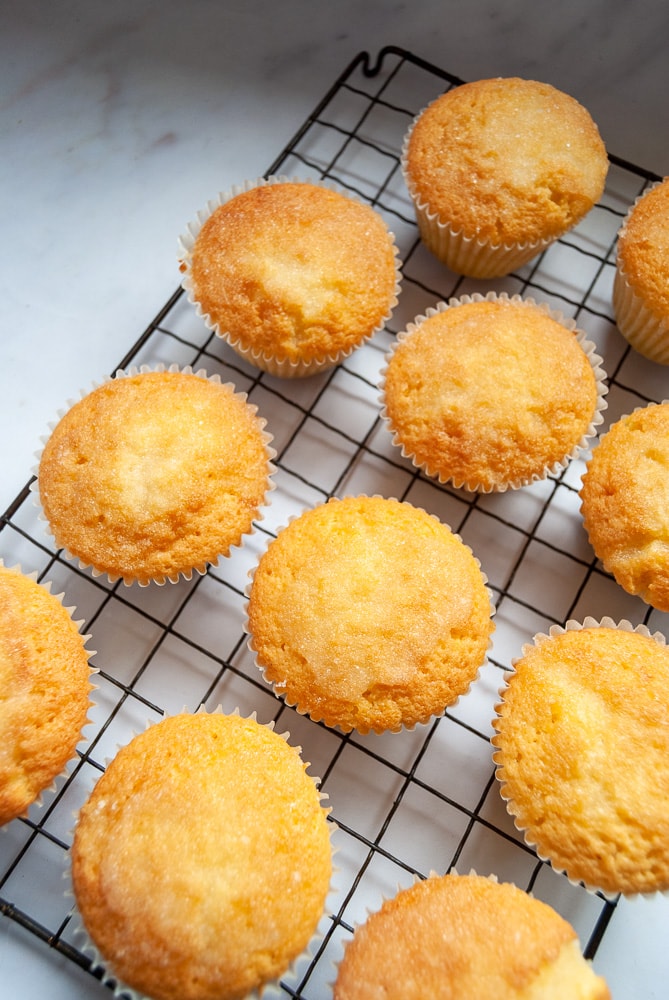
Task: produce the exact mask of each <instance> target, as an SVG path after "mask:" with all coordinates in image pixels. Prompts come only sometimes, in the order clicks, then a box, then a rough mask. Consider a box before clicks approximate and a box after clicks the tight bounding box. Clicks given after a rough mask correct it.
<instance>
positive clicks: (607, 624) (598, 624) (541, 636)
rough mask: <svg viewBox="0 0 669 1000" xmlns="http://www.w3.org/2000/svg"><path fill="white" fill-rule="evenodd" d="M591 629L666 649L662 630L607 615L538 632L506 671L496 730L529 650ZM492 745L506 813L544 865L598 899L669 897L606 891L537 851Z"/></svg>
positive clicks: (494, 742) (661, 892)
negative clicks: (628, 635) (627, 634)
mask: <svg viewBox="0 0 669 1000" xmlns="http://www.w3.org/2000/svg"><path fill="white" fill-rule="evenodd" d="M592 628H609V629H619V630H621V631H625V632H637V633H639V635H643V636H647V637H648V638H651V639H653V640H654V641H655V642H657V643H658V644H659V645H661V646H666V638H665V636H664V635H663V634H662V633H661V632H659V631H655V632H652V631H651V630H650V629H649V628H648V627H647V626H646V625H643V624H639V625H633V624H632V623H631V622H629V621H627V620H625V619H623V620H621V621H614V619H613V618H610V617H608V616H605V617H603V618H601V619H596V618H593V617H590V616H588V617H586V618H584V619H583V621H582V622H579V621H575V620H573V619H570V620H569V621H567V622H566V624H565V625H564V626H561V625H557V624H556V625H552V626H551V627H550V629H549V631H548V632H547V633H543V632H538V633H536V635H534V637H533V638H532V640H531V642H528V643H525V644H524V645H523V647H522V650H521V655H520V657H517V658H514V660H513V661H512V663H511V667H512V669H511V670H509V671H506V672H505V674H504V684H503V685H502V687H501V688H500V690H499V698H500V701H499V702H498V703H497V704H496V706H495V713H496V714H495V718H494V719H493V722H492V724H493V728H494V729H498V723H499V720H500V719H501V714H500V713H501V709H502V706H503V703H504V695H505V693H506V690H507V688H508V685H509V682H510V680H511V678H512V677H513V672H514V671H513V668H514V667H515V665H516V663H518V661H519V660H520V659H522V658H523V657H524V656H525V655H526V654H527V652H528V651H529V650H531V649H532V648H533V647H535V646H540V645H541V644H542V643H543V642H547V641H550V640H551V639H552V638H554V637H555V636H559V635H563V634H564V633H565V632H570V631H578V630H581V629H592ZM491 742H492V746H493V755H492V759H493V763H494V764H495V765H496V770H495V777H496V779H497V782H498V786H499V791H500V795H501V798H502V799H503V801H504V804H505V806H506V810H507V812H508V814H509V816H510V817H511V818H512V820H513V825H514V827H515V828H516V830H517V831H518V832H519V833H520V834H521V835H522V837H523V841H524V843H525V845H526V846H527V847H529V848H530V850H531V851H533V852H534V853H535V854H536V856H537V858H538V859H539V860H540V861H542V862H543V863H544V864H546V865H548V867H550V868H551V869H552V870H553V871H554V872H556V874H558V875H562V876H564V877H565V878H566V879H567V881H568V882H569V883H570V885H573V886H575V887H579V888H582V889H585V890H586V892H588V893H590V894H591V895H597V896H600V897H603V898H604V899H608V900H615V899H617V898H618V897H619V896H624V897H625V898H628V899H631V898H638V897H644V898H645V897H649V896H653V895H658V896H667V895H669V890H657V891H655V892H653V891H648V892H632V891H626V892H613V891H609V890H605V889H603V888H602V887H601V886H599V885H597V884H596V883H594V882H587V881H585V880H583V879H579V878H576V877H574V875H573V874H572V873H570V872H569V871H568V870H567V868H565V867H562V866H560V865H559V864H558V863H557V862H556V861H555V860H554V858H552V857H551V856H550V854H549V853H548V852H545V851H540V850H539V848H538V845H537V842H536V840H535V838H534V837H533V836H532V834H531V832H530V831H529V829H528V828H527V827H526V826H525V825H524V824H523V823H522V821H521V819H520V818H519V816H518V814H517V812H518V807H517V806H516V804H515V802H514V799H513V797H512V795H511V793H510V792H509V790H508V787H507V783H506V781H505V780H504V776H503V773H502V772H503V767H504V765H503V754H502V751H501V750H499V749H496V748H497V746H498V741H497V738H496V736H493V738H492V741H491Z"/></svg>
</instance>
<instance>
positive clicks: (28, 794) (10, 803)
mask: <svg viewBox="0 0 669 1000" xmlns="http://www.w3.org/2000/svg"><path fill="white" fill-rule="evenodd" d="M72 610H73V609H72V608H66V607H64V605H63V604H62V602H61V598H60V597H56V596H55V595H53V594H52V593H51V590H50V585H49V584H47V585H42V584H39V583H37V581H36V579H35V578H34V576H26V575H25V574H23V573H22V572H21V570H20V569H19V568H18V567H14V568H12V569H9V568H8V567H6V566H4V565H3V564H2V562H0V680H1V690H2V696H1V697H0V825H3V824H5V823H9V822H10V820H12V819H15V818H16V817H17V816H23V815H25V814H26V812H27V810H28V807H29V806H30V805H32V803H33V802H36V801H39V800H40V797H41V794H42V792H44V791H45V790H46V789H47V788H49V787H50V786H51V785H52V784H53V782H54V779H55V778H56V777H57V776H58V775H59V774H60V773H61V772H62V771H63V769H64V768H65V765H66V764H67V763H68V761H69V760H71V759H72V758H73V757H74V755H75V751H76V747H77V744H78V743H79V742H80V740H81V738H82V730H83V728H84V726H85V725H86V723H87V722H88V719H87V712H88V710H89V708H90V691H91V688H92V685H91V681H90V676H91V668H90V666H89V662H88V660H89V656H90V655H91V654H89V653H88V652H87V651H86V649H85V644H86V641H87V639H88V636H82V635H81V634H80V632H79V624H80V623H77V622H74V621H73V620H72Z"/></svg>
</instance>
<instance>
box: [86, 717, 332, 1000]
mask: <svg viewBox="0 0 669 1000" xmlns="http://www.w3.org/2000/svg"><path fill="white" fill-rule="evenodd" d="M72 877H73V885H74V890H75V898H76V901H77V905H78V908H79V911H80V913H81V916H82V918H83V922H84V925H85V927H86V929H87V931H88V933H89V934H90V936H91V938H92V940H93V942H94V943H95V945H96V946H97V948H98V949H99V952H100V953H101V955H102V958H103V960H104V961H105V963H106V965H107V967H108V969H110V970H111V972H112V973H113V974H114V975H116V976H118V977H120V979H121V980H122V981H123V982H124V983H125V984H126V985H128V986H131V987H133V988H134V989H136V990H138V991H140V992H142V993H146V994H147V995H148V996H150V997H152V998H154V1000H232V998H241V997H245V996H246V995H247V994H248V993H250V992H251V991H252V990H254V989H256V988H258V987H261V986H262V984H263V983H265V982H267V981H270V980H272V979H274V978H276V977H277V976H279V975H280V974H282V973H283V972H284V971H285V970H286V968H287V967H288V966H289V965H290V964H291V962H292V961H293V960H294V959H295V958H296V957H297V956H298V955H299V954H300V953H301V952H302V951H303V950H304V949H305V947H306V946H307V944H308V942H309V940H310V939H311V937H312V935H313V933H314V932H315V930H316V927H317V924H318V922H319V920H320V918H321V916H322V914H323V910H324V904H325V898H326V895H327V892H328V887H329V882H330V877H331V846H330V835H329V830H328V823H327V820H326V810H325V809H324V808H323V806H322V805H321V802H320V796H319V793H318V791H317V789H316V786H315V784H314V781H313V780H312V779H311V778H310V777H309V776H308V775H307V774H306V771H305V765H304V763H303V762H302V760H301V758H300V755H299V750H298V749H296V748H294V747H291V746H290V745H289V744H288V743H287V742H286V740H285V739H284V738H282V737H281V736H279V735H277V734H276V733H275V732H273V731H272V730H271V729H269V728H268V727H265V726H261V725H260V724H259V723H257V722H256V721H255V720H254V719H242V718H240V717H239V716H235V715H232V716H229V715H223V714H220V713H211V714H207V713H197V714H196V715H188V714H183V715H178V716H173V717H171V718H168V719H165V720H163V721H162V722H160V723H158V724H156V725H153V726H151V727H150V728H149V729H147V730H146V731H145V732H144V733H142V734H140V735H139V736H137V737H135V739H133V740H132V741H131V742H130V744H128V745H127V746H126V747H124V748H123V749H121V750H120V751H119V753H118V755H117V756H116V758H115V759H114V760H113V761H112V762H111V763H110V765H109V766H108V768H107V770H106V772H105V774H103V776H102V777H101V778H100V780H99V781H98V783H97V785H96V786H95V788H94V789H93V792H92V794H91V796H90V798H89V800H88V802H87V803H86V804H85V805H84V806H83V808H82V809H81V811H80V814H79V818H78V821H77V826H76V829H75V835H74V842H73V846H72Z"/></svg>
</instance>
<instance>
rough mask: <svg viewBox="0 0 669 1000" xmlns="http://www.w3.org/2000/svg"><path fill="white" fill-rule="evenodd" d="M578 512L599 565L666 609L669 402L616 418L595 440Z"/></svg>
mask: <svg viewBox="0 0 669 1000" xmlns="http://www.w3.org/2000/svg"><path fill="white" fill-rule="evenodd" d="M581 512H582V515H583V521H584V526H585V529H586V531H587V533H588V538H589V539H590V544H591V545H592V547H593V549H594V551H595V554H596V556H597V558H598V559H601V561H602V563H603V565H604V568H605V569H606V570H607V571H608V572H609V573H612V574H613V576H614V578H615V579H616V581H617V582H618V583H619V584H620V586H621V587H623V589H624V590H626V591H627V592H628V593H630V594H636V595H638V596H639V597H641V598H642V599H643V600H644V601H646V602H647V603H648V604H650V605H652V606H653V607H655V608H659V609H660V610H661V611H669V402H665V403H661V404H651V405H649V406H646V407H642V408H640V409H638V410H635V411H634V412H633V413H630V414H628V415H626V416H624V417H621V418H620V419H619V420H617V421H616V422H615V423H614V424H612V425H611V427H610V428H609V430H608V431H607V432H606V434H604V435H603V436H602V437H601V438H600V439H599V442H598V443H597V445H596V447H595V448H594V449H593V453H592V458H591V459H590V461H589V463H588V466H587V469H586V472H585V475H584V476H583V485H582V487H581Z"/></svg>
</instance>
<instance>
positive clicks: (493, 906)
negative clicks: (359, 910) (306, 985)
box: [334, 874, 610, 1000]
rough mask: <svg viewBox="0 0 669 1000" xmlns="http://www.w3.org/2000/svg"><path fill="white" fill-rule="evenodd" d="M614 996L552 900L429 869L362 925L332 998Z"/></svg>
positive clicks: (562, 999)
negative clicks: (429, 874) (432, 873)
mask: <svg viewBox="0 0 669 1000" xmlns="http://www.w3.org/2000/svg"><path fill="white" fill-rule="evenodd" d="M379 997H383V998H384V1000H423V998H425V997H433V998H435V1000H463V998H465V997H466V998H467V1000H489V998H490V997H495V998H497V1000H566V998H567V997H569V998H571V1000H608V998H609V997H610V994H609V991H608V989H607V986H606V983H605V982H604V980H603V979H602V978H600V977H599V976H596V975H595V973H594V972H593V970H592V966H591V965H590V963H588V962H586V960H585V959H584V958H583V956H582V955H581V952H580V950H579V944H578V940H577V938H576V933H575V931H574V930H573V928H572V927H571V926H570V925H569V924H568V923H567V921H566V920H564V919H563V918H562V917H561V916H559V914H557V913H556V912H555V910H553V909H552V908H551V907H550V906H548V905H547V904H546V903H542V902H541V901H540V900H538V899H534V898H533V897H531V896H529V895H528V894H527V893H525V892H523V891H522V890H521V889H519V888H517V887H516V886H514V885H511V884H510V883H504V882H497V881H495V880H493V879H491V878H484V877H482V876H478V875H474V874H471V875H455V874H453V875H444V876H441V877H438V876H432V877H430V878H428V879H425V880H424V881H421V882H416V883H415V884H414V885H413V886H412V887H411V888H409V889H404V890H401V891H400V892H398V894H397V895H396V896H395V897H394V898H393V899H390V900H387V901H386V902H385V903H384V904H383V906H382V907H381V909H380V910H379V911H377V912H376V913H373V914H372V915H371V916H370V917H369V918H368V919H367V921H366V923H364V924H363V925H362V926H360V927H357V928H356V930H355V932H354V935H353V938H352V940H351V941H350V942H349V943H348V944H347V946H346V950H345V952H344V958H343V960H342V962H341V963H340V965H339V969H338V974H337V980H336V983H335V987H334V1000H377V998H379Z"/></svg>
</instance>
